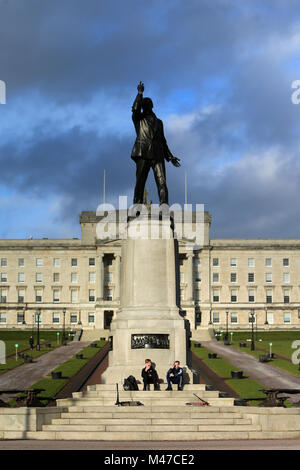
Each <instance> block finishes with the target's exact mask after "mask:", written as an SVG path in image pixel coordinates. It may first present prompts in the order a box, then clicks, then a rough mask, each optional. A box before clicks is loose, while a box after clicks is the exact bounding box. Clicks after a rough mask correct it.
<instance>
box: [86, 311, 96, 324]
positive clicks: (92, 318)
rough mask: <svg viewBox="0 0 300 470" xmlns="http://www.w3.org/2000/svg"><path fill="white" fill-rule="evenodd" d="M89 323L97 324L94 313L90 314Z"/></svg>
mask: <svg viewBox="0 0 300 470" xmlns="http://www.w3.org/2000/svg"><path fill="white" fill-rule="evenodd" d="M88 323H95V314H94V313H93V312H90V313H89V314H88Z"/></svg>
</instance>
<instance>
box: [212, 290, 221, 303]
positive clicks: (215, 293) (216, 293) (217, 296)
mask: <svg viewBox="0 0 300 470" xmlns="http://www.w3.org/2000/svg"><path fill="white" fill-rule="evenodd" d="M219 301H220V291H219V290H217V289H213V302H219Z"/></svg>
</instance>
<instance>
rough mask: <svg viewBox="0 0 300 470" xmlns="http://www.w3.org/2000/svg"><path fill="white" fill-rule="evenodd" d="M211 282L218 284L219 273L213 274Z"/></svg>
mask: <svg viewBox="0 0 300 470" xmlns="http://www.w3.org/2000/svg"><path fill="white" fill-rule="evenodd" d="M213 282H219V273H213Z"/></svg>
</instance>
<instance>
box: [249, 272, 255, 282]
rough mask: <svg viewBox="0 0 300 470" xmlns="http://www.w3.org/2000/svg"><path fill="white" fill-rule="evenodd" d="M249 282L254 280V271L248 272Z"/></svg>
mask: <svg viewBox="0 0 300 470" xmlns="http://www.w3.org/2000/svg"><path fill="white" fill-rule="evenodd" d="M248 282H254V273H248Z"/></svg>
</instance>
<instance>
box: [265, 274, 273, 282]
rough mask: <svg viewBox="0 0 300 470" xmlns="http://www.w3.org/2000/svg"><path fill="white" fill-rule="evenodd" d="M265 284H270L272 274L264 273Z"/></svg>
mask: <svg viewBox="0 0 300 470" xmlns="http://www.w3.org/2000/svg"><path fill="white" fill-rule="evenodd" d="M266 282H272V273H266Z"/></svg>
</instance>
